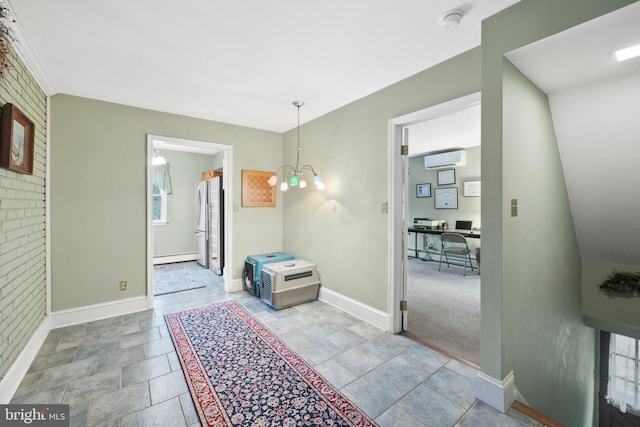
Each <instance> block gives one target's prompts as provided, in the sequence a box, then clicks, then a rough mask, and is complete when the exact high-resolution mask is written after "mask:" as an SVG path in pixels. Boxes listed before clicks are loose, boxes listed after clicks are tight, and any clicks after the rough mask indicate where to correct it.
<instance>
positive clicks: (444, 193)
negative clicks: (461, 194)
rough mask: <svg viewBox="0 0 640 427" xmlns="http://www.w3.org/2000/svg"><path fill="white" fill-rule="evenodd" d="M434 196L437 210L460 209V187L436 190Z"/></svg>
mask: <svg viewBox="0 0 640 427" xmlns="http://www.w3.org/2000/svg"><path fill="white" fill-rule="evenodd" d="M434 196H435V197H434V198H435V208H436V209H458V187H451V188H436V189H435V191H434Z"/></svg>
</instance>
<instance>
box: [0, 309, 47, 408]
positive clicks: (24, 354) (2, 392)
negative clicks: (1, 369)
mask: <svg viewBox="0 0 640 427" xmlns="http://www.w3.org/2000/svg"><path fill="white" fill-rule="evenodd" d="M48 334H49V318H48V317H45V318H44V319H43V320H42V323H40V326H38V329H36V331H35V332H34V333H33V335H32V336H31V338H30V339H29V341H28V342H27V345H26V346H25V347H24V348H23V349H22V351H21V352H20V354H19V355H18V358H17V359H16V361H15V362H14V363H13V365H11V367H10V368H9V370H8V371H7V373H6V375H5V376H4V378H2V381H0V404H1V405H6V404H8V403H9V402H10V401H11V398H12V397H13V394H14V393H15V392H16V390H17V389H18V386H19V385H20V383H21V382H22V379H23V378H24V376H25V375H26V373H27V371H28V370H29V366H31V363H32V362H33V360H34V359H35V358H36V356H37V354H38V352H39V351H40V347H42V344H44V341H45V340H46V339H47V335H48Z"/></svg>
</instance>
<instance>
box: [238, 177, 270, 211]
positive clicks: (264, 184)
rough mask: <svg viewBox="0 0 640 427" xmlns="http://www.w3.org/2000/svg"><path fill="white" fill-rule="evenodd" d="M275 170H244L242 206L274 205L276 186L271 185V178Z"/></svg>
mask: <svg viewBox="0 0 640 427" xmlns="http://www.w3.org/2000/svg"><path fill="white" fill-rule="evenodd" d="M274 173H275V172H262V171H252V170H246V169H243V170H242V207H244V208H257V207H268V208H270V207H274V206H275V205H276V186H275V185H274V186H273V187H272V186H270V185H269V178H271V177H272V176H273V175H274Z"/></svg>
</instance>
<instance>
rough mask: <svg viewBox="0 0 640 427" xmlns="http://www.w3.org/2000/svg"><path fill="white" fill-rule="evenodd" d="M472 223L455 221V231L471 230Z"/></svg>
mask: <svg viewBox="0 0 640 427" xmlns="http://www.w3.org/2000/svg"><path fill="white" fill-rule="evenodd" d="M471 222H472V221H456V230H471Z"/></svg>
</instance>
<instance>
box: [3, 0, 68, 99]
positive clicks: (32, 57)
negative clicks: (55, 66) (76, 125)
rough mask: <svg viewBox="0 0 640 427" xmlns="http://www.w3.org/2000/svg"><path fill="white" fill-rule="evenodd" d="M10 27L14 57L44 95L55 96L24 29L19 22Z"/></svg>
mask: <svg viewBox="0 0 640 427" xmlns="http://www.w3.org/2000/svg"><path fill="white" fill-rule="evenodd" d="M11 2H12V0H7V3H8V4H9V9H10V10H11V13H13V6H12V4H11ZM13 15H14V16H15V13H13ZM10 26H11V28H12V29H13V32H14V34H15V39H16V40H15V41H14V42H12V43H11V46H12V47H13V50H14V51H15V53H16V55H17V56H18V58H20V60H21V61H22V63H23V64H24V66H25V67H26V68H27V69H28V70H29V72H30V73H31V75H32V76H33V78H34V80H35V81H36V82H37V83H38V86H40V88H41V89H42V91H43V92H44V93H45V95H47V96H52V95H55V94H56V93H57V91H56V88H55V87H54V86H53V84H51V80H49V76H48V75H47V73H46V71H45V70H44V67H43V66H42V64H41V63H40V60H39V59H38V56H37V55H36V53H35V51H34V50H33V48H32V47H31V44H30V43H29V39H28V37H27V36H26V34H25V32H24V29H23V28H22V25H21V24H20V21H18V20H15V21H14V22H12V23H10ZM47 111H48V110H47Z"/></svg>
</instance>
